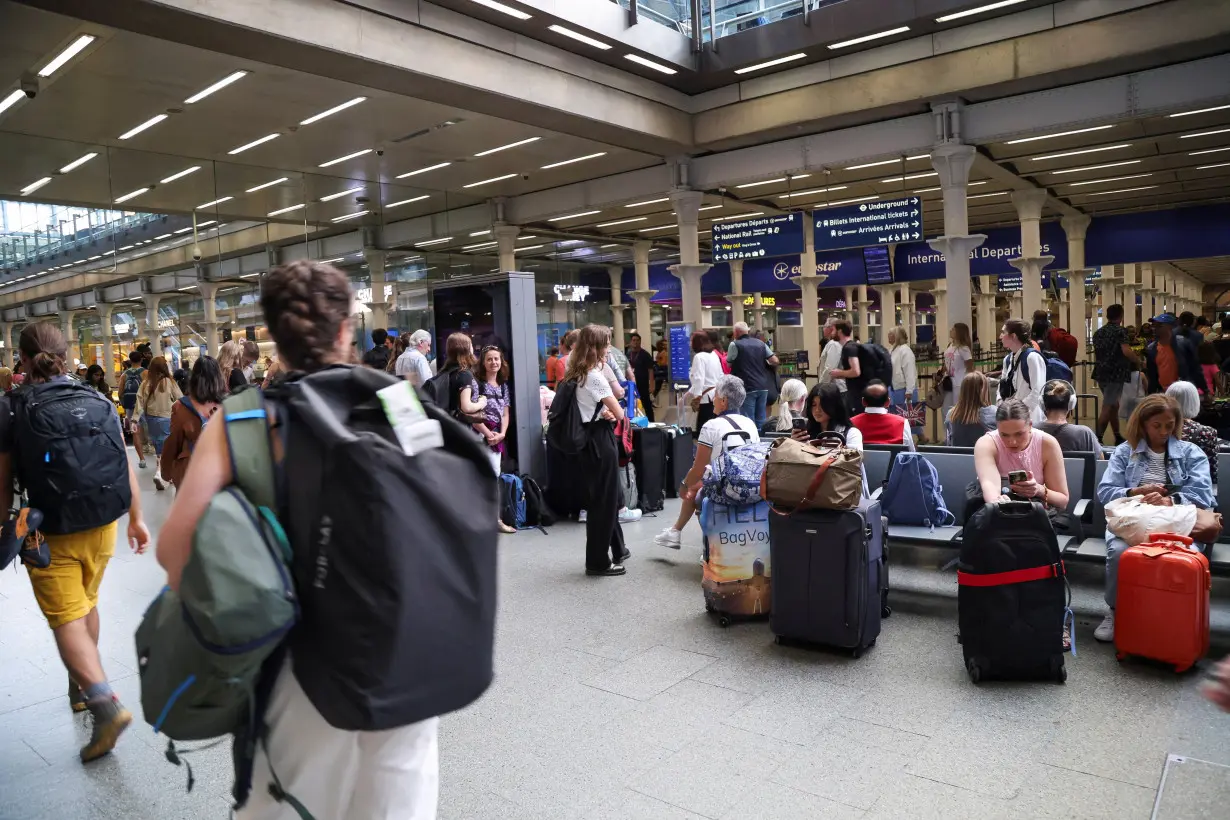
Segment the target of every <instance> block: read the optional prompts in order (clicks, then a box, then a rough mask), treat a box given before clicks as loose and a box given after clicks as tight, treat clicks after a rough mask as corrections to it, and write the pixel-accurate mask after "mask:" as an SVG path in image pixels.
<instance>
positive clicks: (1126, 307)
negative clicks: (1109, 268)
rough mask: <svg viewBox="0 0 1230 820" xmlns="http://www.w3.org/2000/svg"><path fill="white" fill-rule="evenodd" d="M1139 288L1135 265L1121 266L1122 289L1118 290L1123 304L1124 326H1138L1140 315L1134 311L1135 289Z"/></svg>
mask: <svg viewBox="0 0 1230 820" xmlns="http://www.w3.org/2000/svg"><path fill="white" fill-rule="evenodd" d="M1138 287H1140V278H1139V272H1138V271H1137V269H1136V265H1134V264H1129V265H1124V266H1123V287H1122V288H1121V289H1120V290H1121V293H1120V299H1122V304H1123V323H1124V324H1125V325H1133V326H1139V325H1140V313H1139V312H1138V311H1137V310H1136V289H1137V288H1138Z"/></svg>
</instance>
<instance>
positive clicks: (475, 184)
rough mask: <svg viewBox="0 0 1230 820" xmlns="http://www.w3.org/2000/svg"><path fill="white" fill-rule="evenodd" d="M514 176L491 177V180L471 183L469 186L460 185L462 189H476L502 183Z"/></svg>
mask: <svg viewBox="0 0 1230 820" xmlns="http://www.w3.org/2000/svg"><path fill="white" fill-rule="evenodd" d="M515 176H517V175H516V174H504V175H503V176H499V177H492V178H491V179H480V180H479V181H478V182H471V183H470V184H469V185H462V186H461V187H462V188H477V187H478V186H479V185H489V184H491V183H492V182H503V181H504V180H506V179H512V178H513V177H515Z"/></svg>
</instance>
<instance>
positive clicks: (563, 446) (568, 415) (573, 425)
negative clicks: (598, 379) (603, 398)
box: [547, 379, 602, 455]
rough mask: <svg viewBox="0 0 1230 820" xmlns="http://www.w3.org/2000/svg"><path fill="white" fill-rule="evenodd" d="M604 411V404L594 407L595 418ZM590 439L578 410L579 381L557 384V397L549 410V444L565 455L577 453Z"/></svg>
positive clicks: (569, 380) (570, 380)
mask: <svg viewBox="0 0 1230 820" xmlns="http://www.w3.org/2000/svg"><path fill="white" fill-rule="evenodd" d="M601 412H602V404H601V403H599V404H598V405H597V406H596V407H594V418H593V419H590V421H591V422H592V421H593V420H594V419H596V418H598V415H599V414H600V413H601ZM588 440H589V436H588V434H587V433H586V432H585V425H584V424H582V423H581V415H580V413H579V412H578V411H577V383H576V382H575V381H573V380H572V379H568V380H567V381H562V382H560V383H559V384H558V385H557V386H556V390H555V398H554V399H552V400H551V409H550V410H549V411H547V446H548V447H552V448H554V449H556V450H558V451H559V452H561V453H564V454H565V455H575V454H577V453H579V452H581V451H582V450H583V449H585V443H586V442H587V441H588Z"/></svg>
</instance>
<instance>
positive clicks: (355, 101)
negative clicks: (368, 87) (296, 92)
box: [299, 97, 367, 125]
mask: <svg viewBox="0 0 1230 820" xmlns="http://www.w3.org/2000/svg"><path fill="white" fill-rule="evenodd" d="M366 99H367V97H355V98H354V99H353V100H347V101H346V102H344V103H342V104H341V105H335V106H333V107H332V108H330V109H329V110H328V111H321V112H320V113H319V114H316V115H315V116H312V117H308V118H307V119H306V120H301V121H300V122H299V124H300V125H311V124H312V123H314V122H320V121H321V120H323V119H324V118H325V117H327V116H329V115H330V114H336V113H337V112H339V111H345V110H346V109H347V108H350V107H351V106H354V105H358V104H359V103H361V102H363V101H364V100H366Z"/></svg>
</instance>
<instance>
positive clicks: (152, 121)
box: [120, 114, 170, 140]
mask: <svg viewBox="0 0 1230 820" xmlns="http://www.w3.org/2000/svg"><path fill="white" fill-rule="evenodd" d="M168 116H170V115H169V114H159V115H158V116H156V117H150V118H149V119H148V120H146V121H145V122H143V123H141V124H140V125H138V126H137V127H136V128H133V129H132V130H131V131H125V132H124V133H123V134H120V139H122V140H126V139H131V138H132V137H135V136H136V135H137V134H140V133H141V132H142V131H144V130H145V129H147V128H153V127H154V126H155V125H157V124H158V123H160V122H162V121H163V120H165V119H166V118H167V117H168Z"/></svg>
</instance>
